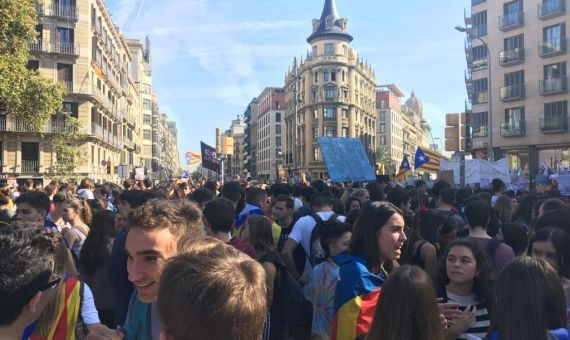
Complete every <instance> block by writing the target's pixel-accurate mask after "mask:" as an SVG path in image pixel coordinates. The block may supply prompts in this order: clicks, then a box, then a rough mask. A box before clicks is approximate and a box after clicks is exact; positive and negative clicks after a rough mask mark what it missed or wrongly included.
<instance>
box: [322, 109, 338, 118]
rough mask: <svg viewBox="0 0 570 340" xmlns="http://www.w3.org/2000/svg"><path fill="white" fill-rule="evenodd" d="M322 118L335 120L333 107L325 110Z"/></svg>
mask: <svg viewBox="0 0 570 340" xmlns="http://www.w3.org/2000/svg"><path fill="white" fill-rule="evenodd" d="M324 118H336V108H334V107H327V108H325V113H324Z"/></svg>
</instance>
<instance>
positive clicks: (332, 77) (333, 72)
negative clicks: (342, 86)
mask: <svg viewBox="0 0 570 340" xmlns="http://www.w3.org/2000/svg"><path fill="white" fill-rule="evenodd" d="M331 81H336V72H335V71H332V72H331Z"/></svg>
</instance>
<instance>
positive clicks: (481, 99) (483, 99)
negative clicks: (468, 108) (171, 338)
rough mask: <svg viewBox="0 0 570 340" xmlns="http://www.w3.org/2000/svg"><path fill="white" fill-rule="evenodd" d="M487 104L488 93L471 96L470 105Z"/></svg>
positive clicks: (476, 93)
mask: <svg viewBox="0 0 570 340" xmlns="http://www.w3.org/2000/svg"><path fill="white" fill-rule="evenodd" d="M488 102H489V93H488V92H487V91H485V92H474V93H473V94H472V95H471V103H472V104H473V105H476V104H485V103H488Z"/></svg>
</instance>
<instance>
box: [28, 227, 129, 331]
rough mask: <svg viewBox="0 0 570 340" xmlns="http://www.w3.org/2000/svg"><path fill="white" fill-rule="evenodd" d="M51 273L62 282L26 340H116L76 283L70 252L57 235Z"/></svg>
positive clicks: (85, 289) (82, 286)
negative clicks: (95, 338) (101, 339)
mask: <svg viewBox="0 0 570 340" xmlns="http://www.w3.org/2000/svg"><path fill="white" fill-rule="evenodd" d="M56 238H57V249H56V253H55V262H54V263H55V265H54V273H55V274H56V275H58V276H59V277H61V278H62V280H61V282H60V283H59V284H58V286H57V287H56V292H55V294H54V295H52V296H51V297H50V299H49V301H48V304H47V306H46V308H45V309H44V311H43V312H42V314H41V315H40V317H39V319H38V322H37V323H36V324H35V325H32V326H31V327H30V328H33V329H35V330H34V333H33V334H32V336H31V337H30V340H49V339H54V338H55V339H73V338H77V339H81V338H83V337H84V335H85V334H86V333H87V332H89V333H90V334H92V336H93V335H95V334H97V335H100V336H101V337H104V338H110V339H118V334H117V333H115V331H113V330H110V329H109V328H107V327H106V326H104V325H102V324H101V321H100V319H99V315H98V312H97V308H96V307H95V301H94V299H93V292H92V291H91V289H90V287H89V286H88V285H86V284H85V283H84V282H82V281H81V280H80V279H79V275H78V272H77V269H76V267H75V264H74V262H73V257H72V256H71V252H70V250H69V249H68V248H67V247H66V246H65V244H64V243H63V241H62V238H61V236H59V235H57V236H56Z"/></svg>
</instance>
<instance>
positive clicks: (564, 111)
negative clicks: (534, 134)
mask: <svg viewBox="0 0 570 340" xmlns="http://www.w3.org/2000/svg"><path fill="white" fill-rule="evenodd" d="M566 116H568V101H567V100H564V101H560V102H554V103H546V104H544V117H547V118H550V117H566Z"/></svg>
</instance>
